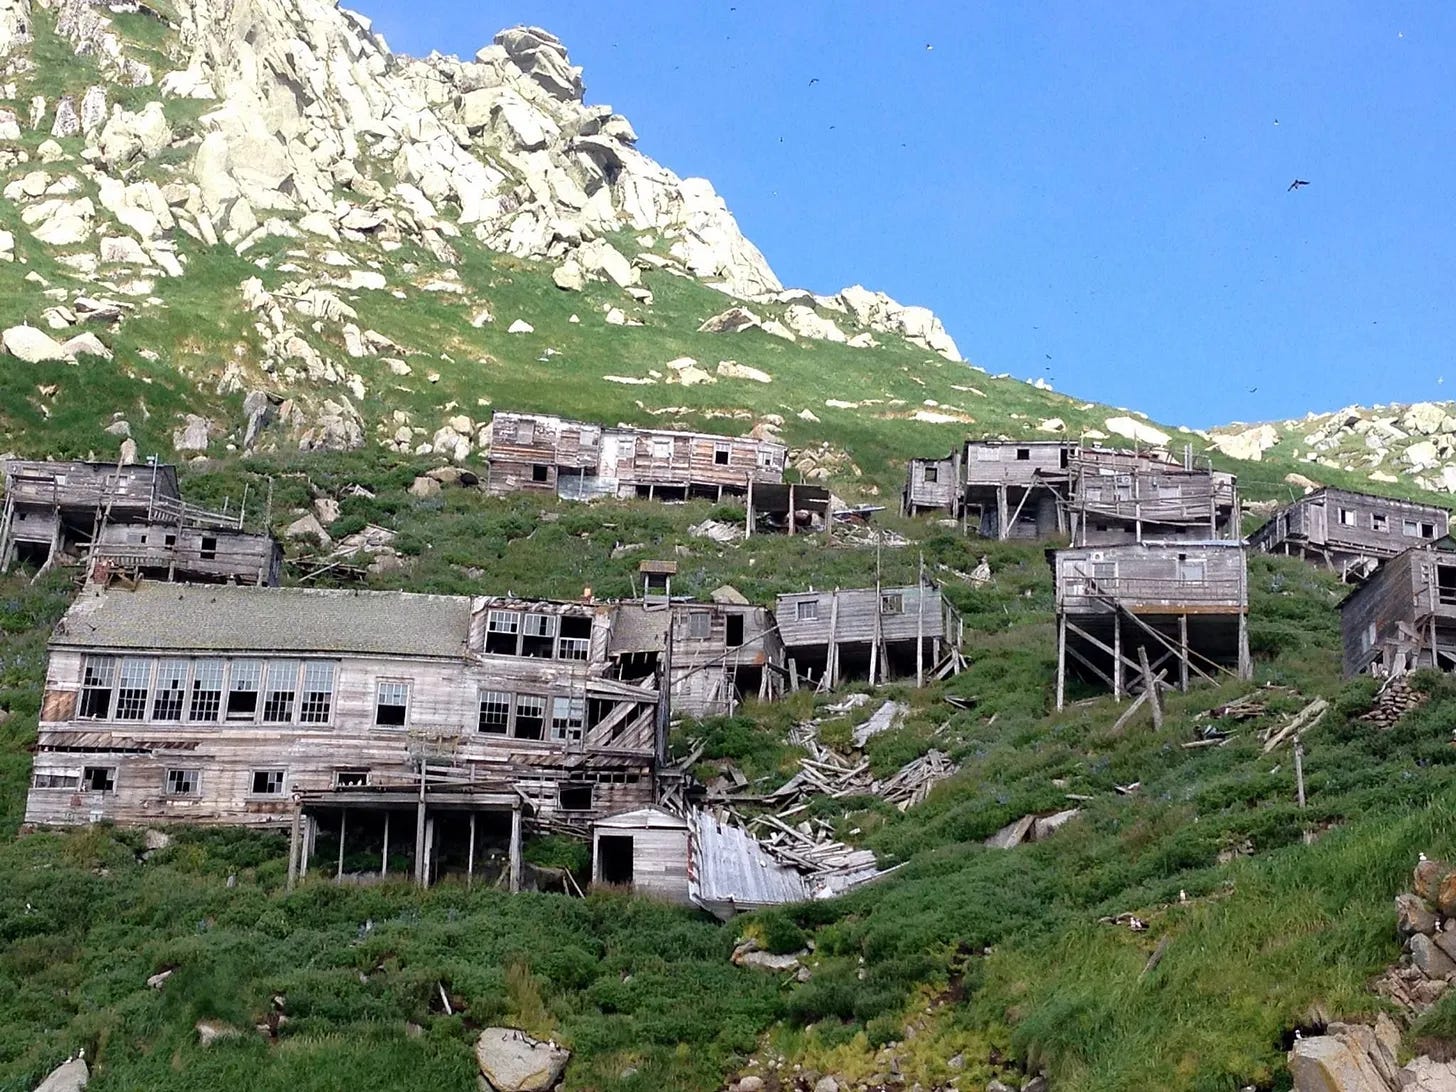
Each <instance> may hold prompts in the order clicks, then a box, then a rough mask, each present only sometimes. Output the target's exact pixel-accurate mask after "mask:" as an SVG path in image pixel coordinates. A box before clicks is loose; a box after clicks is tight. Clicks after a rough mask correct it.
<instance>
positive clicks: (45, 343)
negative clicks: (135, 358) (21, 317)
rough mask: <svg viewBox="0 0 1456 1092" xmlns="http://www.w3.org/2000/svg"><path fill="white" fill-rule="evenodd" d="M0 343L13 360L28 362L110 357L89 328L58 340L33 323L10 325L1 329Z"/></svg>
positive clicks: (103, 345)
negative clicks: (5, 328)
mask: <svg viewBox="0 0 1456 1092" xmlns="http://www.w3.org/2000/svg"><path fill="white" fill-rule="evenodd" d="M0 345H4V347H5V351H6V352H7V353H9V354H10V355H11V356H13V357H15V359H16V360H21V361H24V362H25V363H27V364H42V363H46V362H49V361H64V362H67V363H72V362H74V361H76V360H77V359H78V358H80V357H82V356H94V357H100V358H101V359H102V360H110V359H111V350H110V349H108V348H107V347H106V346H105V344H103V343H102V341H101V339H100V338H98V337H97V336H96V335H95V334H93V333H91V332H89V331H88V332H86V333H82V334H77V335H75V336H74V337H71V338H67V339H66V340H65V341H57V340H56V339H55V338H53V337H51V336H50V334H48V333H46V332H45V331H44V330H41V329H38V328H36V327H34V326H12V327H10V328H9V329H8V330H6V331H5V332H4V333H0Z"/></svg>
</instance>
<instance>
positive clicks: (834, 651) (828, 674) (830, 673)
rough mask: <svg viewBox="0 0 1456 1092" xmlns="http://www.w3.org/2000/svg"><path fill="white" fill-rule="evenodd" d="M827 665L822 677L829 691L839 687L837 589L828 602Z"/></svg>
mask: <svg viewBox="0 0 1456 1092" xmlns="http://www.w3.org/2000/svg"><path fill="white" fill-rule="evenodd" d="M828 659H829V663H828V665H827V667H828V670H826V671H825V672H824V677H825V678H826V679H827V680H828V682H829V687H828V688H829V689H830V690H833V689H834V688H835V687H836V686H838V685H839V589H838V588H835V589H834V597H833V598H832V599H830V601H829V657H828Z"/></svg>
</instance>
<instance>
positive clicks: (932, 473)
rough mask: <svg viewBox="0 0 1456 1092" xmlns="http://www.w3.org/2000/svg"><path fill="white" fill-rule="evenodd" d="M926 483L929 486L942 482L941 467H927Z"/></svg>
mask: <svg viewBox="0 0 1456 1092" xmlns="http://www.w3.org/2000/svg"><path fill="white" fill-rule="evenodd" d="M925 481H926V483H927V484H929V483H933V482H938V481H940V467H938V466H927V467H926V468H925Z"/></svg>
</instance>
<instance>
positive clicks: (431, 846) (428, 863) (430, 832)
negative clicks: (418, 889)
mask: <svg viewBox="0 0 1456 1092" xmlns="http://www.w3.org/2000/svg"><path fill="white" fill-rule="evenodd" d="M434 872H435V817H434V816H433V815H431V816H427V817H426V819H425V884H424V885H425V886H426V887H429V886H430V885H431V884H432V883H434V881H435V875H434Z"/></svg>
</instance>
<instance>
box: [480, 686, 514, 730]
mask: <svg viewBox="0 0 1456 1092" xmlns="http://www.w3.org/2000/svg"><path fill="white" fill-rule="evenodd" d="M510 725H511V696H510V694H508V693H506V692H505V691H504V690H482V691H481V692H480V724H479V728H480V730H481V731H482V732H490V733H491V734H493V735H498V736H503V735H505V734H506V729H507V728H509V727H510Z"/></svg>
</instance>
